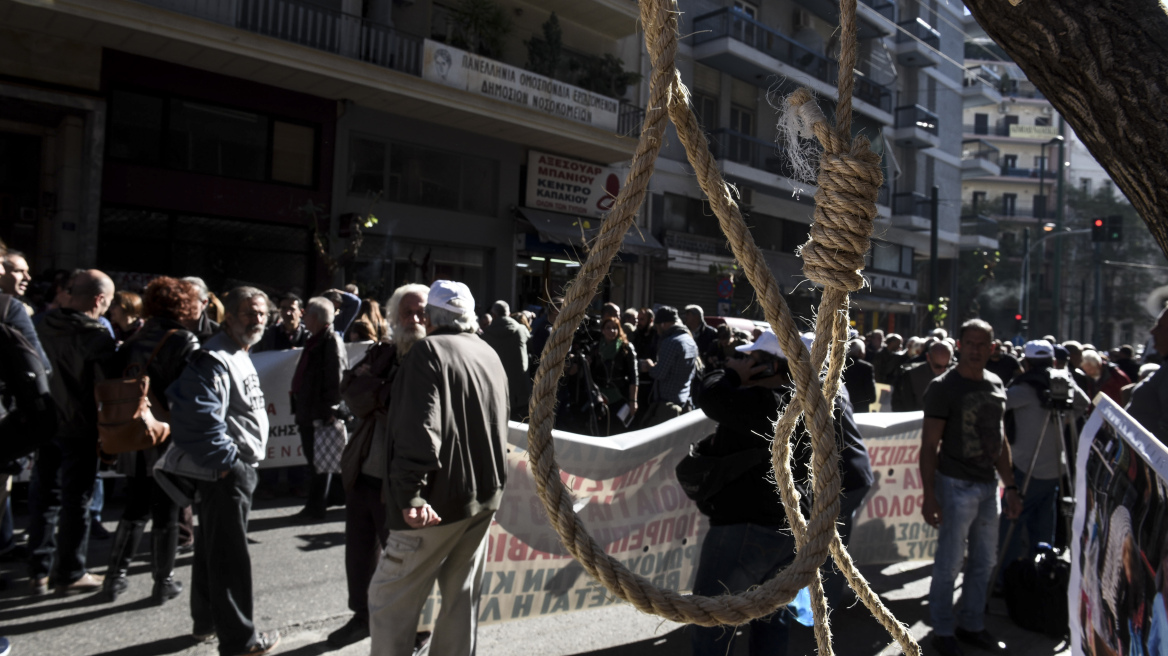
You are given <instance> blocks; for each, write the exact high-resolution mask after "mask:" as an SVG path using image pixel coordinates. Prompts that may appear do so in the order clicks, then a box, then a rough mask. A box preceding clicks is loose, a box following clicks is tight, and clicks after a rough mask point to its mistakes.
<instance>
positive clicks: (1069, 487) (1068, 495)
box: [986, 406, 1079, 606]
mask: <svg viewBox="0 0 1168 656" xmlns="http://www.w3.org/2000/svg"><path fill="white" fill-rule="evenodd" d="M1069 410H1070V408H1069V407H1060V406H1056V407H1053V408H1049V409H1047V411H1046V417H1045V418H1044V419H1043V420H1042V431H1041V432H1039V433H1038V444H1036V445H1034V455H1032V456H1031V457H1030V467H1029V468H1027V470H1026V479H1025V480H1024V481H1023V482H1022V487H1021V488H1019V495H1018V496H1020V497H1021V498H1022V499H1023V503H1025V499H1026V490H1027V489H1029V488H1030V479H1031V478H1032V477H1033V476H1034V465H1035V464H1037V463H1038V454H1039V453H1041V452H1042V442H1043V440H1045V439H1046V429H1047V427H1048V426H1050V424H1051V419H1052V417H1053V418H1056V419H1057V425H1058V426H1059V427H1060V429H1061V430H1059V434H1058V451H1059V460H1060V462H1061V461H1062V460H1064V459H1065V460H1066V463H1067V471H1066V474H1067V475H1066V485H1065V486H1064V485H1063V474H1062V472H1061V471H1060V473H1059V492H1060V495H1059V499H1058V503H1057V507H1056V510H1055V512H1056V513H1057V514H1058V515H1060V516H1061V518H1062V520H1063V521H1065V522H1066V523H1067V526H1066V530H1067V533H1066V534H1067V536H1068V537H1069V536H1071V535H1072V523H1073V521H1074V513H1073V508H1074V505H1075V491H1074V481H1073V480H1072V478H1071V467H1072V462H1071V460H1070V458H1069V457H1067V455H1066V454H1067V446H1066V443H1065V441H1064V439H1065V438H1064V436H1065V434H1066V428H1067V427H1068V426H1069V427H1071V431H1070V433H1071V450H1072V452H1075V453H1077V452H1078V443H1079V436H1078V434H1077V433H1076V432H1075V429H1074V425H1075V424H1074V417H1073V415H1072V414H1071V413H1070V412H1069ZM1060 469H1061V466H1060ZM1068 509H1071V510H1072V512H1068V511H1067V510H1068ZM1018 519H1019V518H1014V519H1011V520H1010V526H1009V528H1007V529H1006V539H1005V540H1004V541H1003V542H1002V548H1001V550H1000V551H999V552H998V560H997V562H996V563H995V564H994V571H993V572H992V573H991V574H990V582H989V588H990V589H989V591H988V592H989V593H990V594H987V595H986V600H987V601H986V605H987V606H988V605H989V599H990V597H991V596H992V593H993V589H994V585H995V584H996V582H997V580H998V571H999V570H1000V569H1001V567H1002V559H1004V558H1005V557H1006V552H1007V551H1008V550H1009V549H1010V540H1011V539H1012V538H1013V537H1014V531H1015V529H1017V527H1018ZM1031 539H1032V540H1033V536H1031Z"/></svg>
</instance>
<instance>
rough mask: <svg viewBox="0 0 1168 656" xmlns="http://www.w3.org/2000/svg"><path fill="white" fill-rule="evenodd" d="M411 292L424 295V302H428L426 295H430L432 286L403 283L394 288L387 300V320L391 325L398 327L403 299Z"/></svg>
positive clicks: (393, 327) (392, 327)
mask: <svg viewBox="0 0 1168 656" xmlns="http://www.w3.org/2000/svg"><path fill="white" fill-rule="evenodd" d="M410 294H417V295H418V296H421V297H422V302H423V303H425V302H426V297H428V296H429V295H430V288H429V287H427V286H425V285H417V284H411V285H402V286H401V287H398V288H397V289H395V290H393V296H390V297H389V300H388V301H386V302H385V320H386V321H388V322H389V327H390V328H391V329H395V328H397V327H398V314H399V313H400V312H401V302H402V299H403V298H405V297H406V296H408V295H410Z"/></svg>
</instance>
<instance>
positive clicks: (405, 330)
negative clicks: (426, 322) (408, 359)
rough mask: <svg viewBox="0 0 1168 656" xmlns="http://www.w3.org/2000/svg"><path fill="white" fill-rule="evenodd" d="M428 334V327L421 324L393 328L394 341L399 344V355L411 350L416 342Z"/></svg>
mask: <svg viewBox="0 0 1168 656" xmlns="http://www.w3.org/2000/svg"><path fill="white" fill-rule="evenodd" d="M425 336H426V327H425V326H422V325H420V324H415V325H413V326H396V327H394V329H393V343H394V344H396V345H397V352H398V357H399V358H400V357H402V356H404V355H405V354H406V353H409V352H410V349H411V348H413V346H414V344H416V343H418V342H419V341H421V340H422V338H424V337H425Z"/></svg>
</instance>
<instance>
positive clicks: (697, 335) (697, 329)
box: [681, 305, 718, 357]
mask: <svg viewBox="0 0 1168 656" xmlns="http://www.w3.org/2000/svg"><path fill="white" fill-rule="evenodd" d="M681 320H682V323H684V324H685V327H686V328H689V332H690V334H691V335H693V338H694V342H696V343H697V345H698V355H699V356H701V357H705V356H706V355H707V354H708V353H709V352H710V347H711V346H712V345H713V344H714V343H716V342H717V341H718V330H717V329H716V328H714V327H713V326H711V325H710V324H708V323H706V313H705V311H704V310H702V306H700V305H687V306H685V309H684V310H682V315H681Z"/></svg>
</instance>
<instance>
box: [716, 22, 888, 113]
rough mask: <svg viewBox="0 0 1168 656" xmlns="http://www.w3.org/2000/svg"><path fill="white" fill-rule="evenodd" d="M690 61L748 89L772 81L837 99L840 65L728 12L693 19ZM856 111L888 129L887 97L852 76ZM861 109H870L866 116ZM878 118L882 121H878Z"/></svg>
mask: <svg viewBox="0 0 1168 656" xmlns="http://www.w3.org/2000/svg"><path fill="white" fill-rule="evenodd" d="M693 30H694V35H693V45H694V53H693V57H694V59H695V60H697V61H700V62H702V63H703V64H706V65H708V66H712V67H714V68H716V69H718V70H720V71H722V72H724V73H727V74H729V75H732V76H734V77H736V78H738V79H740V80H745V81H747V82H750V83H751V84H756V85H759V86H765V85H767V84H769V80H770V79H771V78H772V77H774V76H775V75H778V76H781V77H787V78H791V79H793V80H795V81H796V82H798V83H806V84H808V85H809V86H810V87H812V88H813V89H814V90H815V91H816V92H818V93H820V94H822V95H824V96H826V97H829V98H834V97H836V88H835V85H836V81H837V80H838V77H839V64H838V62H836V61H835V60H833V59H828V58H827V57H824V56H823V55H820V54H818V53H816V52H814V51H812V50H809V49H807V48H806V47H804V46H803V45H802V44H800V43H798V42H796V41H794V40H793V39H791V38H790V37H788V36H786V35H784V34H780V33H779V32H777V31H775V30H774V29H771V28H770V27H767V26H766V25H763V24H762V23H760V22H758V21H757V20H755V19H753V18H750V17H749V16H747V15H746V14H744V13H742V11H741V10H738V9H735V8H733V7H727V8H725V9H719V10H718V11H714V12H711V13H708V14H705V15H702V16H698V17H697V18H695V19H694V26H693ZM853 97H854V98H855V99H856V100H858V101H861V102H860V104H858V105H857V106H856V108H857V110H858V111H864V112H865V113H867V114H874V113H875V114H876V116H877V117H878V118H880V119H882V120H883V121H884V122H886V123H891V122H892V121H891V116H890V113H891V111H892V92H891V91H890V90H889V89H888V88H887V87H884V86H881V85H879V84H876V83H875V82H872V81H871V80H869V79H868V78H867V77H865V76H863V75H861V74H860V73H856V88H855V93H854V96H853ZM865 103H866V104H867V105H869V106H870V108H867V111H865V109H866V107H865ZM880 114H882V115H880Z"/></svg>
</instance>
